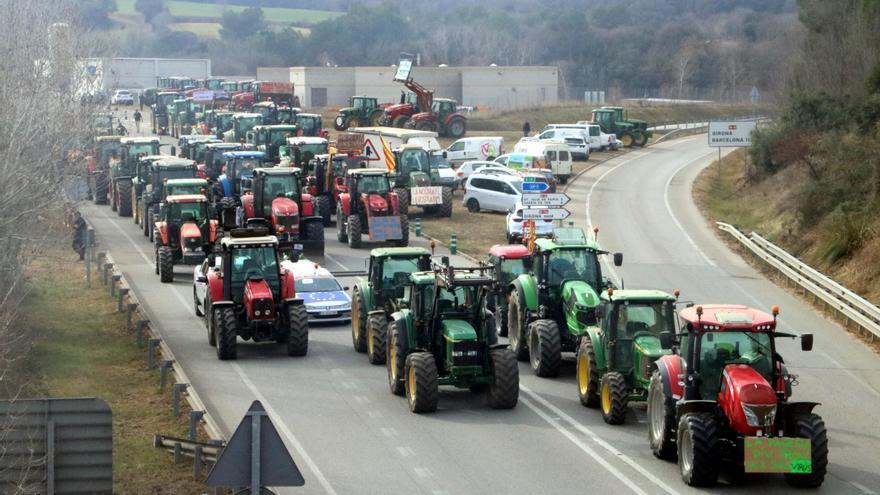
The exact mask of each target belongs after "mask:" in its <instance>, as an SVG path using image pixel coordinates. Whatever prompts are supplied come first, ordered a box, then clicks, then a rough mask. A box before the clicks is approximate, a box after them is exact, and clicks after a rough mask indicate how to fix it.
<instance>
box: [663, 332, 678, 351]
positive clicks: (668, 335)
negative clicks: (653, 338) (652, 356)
mask: <svg viewBox="0 0 880 495" xmlns="http://www.w3.org/2000/svg"><path fill="white" fill-rule="evenodd" d="M674 343H675V338H674V337H673V335H672V332H660V348H661V349H672V345H673V344H674Z"/></svg>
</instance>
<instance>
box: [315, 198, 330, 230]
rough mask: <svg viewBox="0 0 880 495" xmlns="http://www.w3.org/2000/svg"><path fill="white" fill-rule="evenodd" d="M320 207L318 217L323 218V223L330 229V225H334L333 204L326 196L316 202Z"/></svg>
mask: <svg viewBox="0 0 880 495" xmlns="http://www.w3.org/2000/svg"><path fill="white" fill-rule="evenodd" d="M315 204H316V205H317V206H318V215H320V216H321V221H322V222H323V223H324V226H325V227H329V226H330V223H332V217H333V202H332V201H330V198H329V197H328V196H326V195H324V194H322V195H320V196H318V200H317V201H316V202H315Z"/></svg>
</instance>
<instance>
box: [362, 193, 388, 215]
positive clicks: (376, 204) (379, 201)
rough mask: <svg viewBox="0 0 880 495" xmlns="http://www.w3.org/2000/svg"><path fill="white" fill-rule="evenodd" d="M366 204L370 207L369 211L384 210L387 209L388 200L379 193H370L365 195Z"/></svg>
mask: <svg viewBox="0 0 880 495" xmlns="http://www.w3.org/2000/svg"><path fill="white" fill-rule="evenodd" d="M364 196H366V195H364ZM367 204H368V205H369V207H370V211H375V212H384V211H385V210H387V209H388V201H386V200H385V198H383V197H382V196H381V195H379V194H370V195H369V197H367Z"/></svg>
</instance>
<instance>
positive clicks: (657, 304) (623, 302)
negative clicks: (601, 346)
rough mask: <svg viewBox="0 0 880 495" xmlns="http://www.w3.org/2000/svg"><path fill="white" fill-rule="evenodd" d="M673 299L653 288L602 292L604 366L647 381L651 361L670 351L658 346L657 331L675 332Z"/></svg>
mask: <svg viewBox="0 0 880 495" xmlns="http://www.w3.org/2000/svg"><path fill="white" fill-rule="evenodd" d="M675 302H676V299H675V297H673V296H672V295H670V294H667V293H665V292H661V291H656V290H613V289H609V290H607V291H605V292H603V293H602V302H601V303H600V304H599V306H598V307H597V313H598V314H599V315H601V321H600V324H599V328H601V331H602V333H603V334H604V339H605V341H606V346H607V349H606V352H605V359H607V367H608V368H610V369H615V370H625V374H626V375H630V376H633V377H636V378H638V379H639V380H641V381H643V382H644V383H645V384H647V382H648V380H650V379H651V371H652V369H653V364H654V361H656V360H657V359H658V358H659V357H660V356H662V355H665V354H669V351H668V350H664V349H662V348H661V346H660V334H662V333H665V332H669V333H675V331H676V329H675Z"/></svg>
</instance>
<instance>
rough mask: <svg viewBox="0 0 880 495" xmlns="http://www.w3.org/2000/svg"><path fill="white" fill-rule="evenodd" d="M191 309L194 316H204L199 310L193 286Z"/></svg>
mask: <svg viewBox="0 0 880 495" xmlns="http://www.w3.org/2000/svg"><path fill="white" fill-rule="evenodd" d="M193 308H194V309H195V313H196V316H205V313H203V312H202V310H201V309H199V298H198V297H197V296H196V288H195V286H193Z"/></svg>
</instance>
